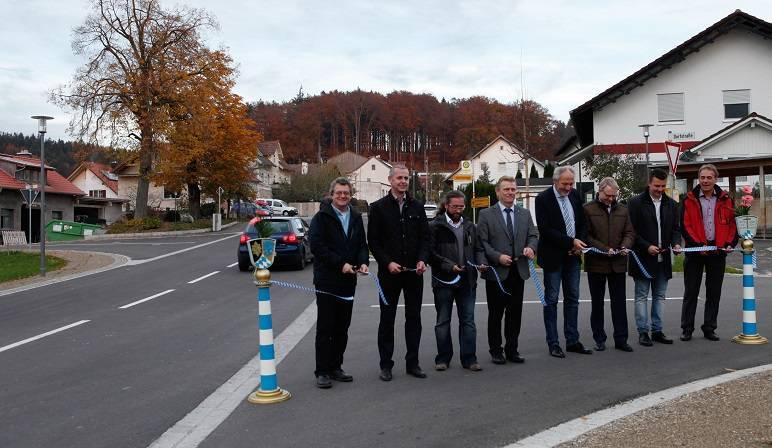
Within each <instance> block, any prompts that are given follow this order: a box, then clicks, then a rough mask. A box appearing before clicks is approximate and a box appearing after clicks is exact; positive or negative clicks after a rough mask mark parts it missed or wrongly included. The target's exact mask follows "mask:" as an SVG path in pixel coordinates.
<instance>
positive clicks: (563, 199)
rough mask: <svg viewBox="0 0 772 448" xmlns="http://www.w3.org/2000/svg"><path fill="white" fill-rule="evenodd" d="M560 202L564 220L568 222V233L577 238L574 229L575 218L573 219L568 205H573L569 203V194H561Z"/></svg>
mask: <svg viewBox="0 0 772 448" xmlns="http://www.w3.org/2000/svg"><path fill="white" fill-rule="evenodd" d="M558 202H559V203H560V211H561V212H562V213H563V221H564V222H565V223H566V235H568V236H570V237H571V238H575V237H576V230H575V229H574V220H572V219H571V215H569V214H568V207H570V206H571V204H570V203H568V196H561V197H560V200H559V201H558Z"/></svg>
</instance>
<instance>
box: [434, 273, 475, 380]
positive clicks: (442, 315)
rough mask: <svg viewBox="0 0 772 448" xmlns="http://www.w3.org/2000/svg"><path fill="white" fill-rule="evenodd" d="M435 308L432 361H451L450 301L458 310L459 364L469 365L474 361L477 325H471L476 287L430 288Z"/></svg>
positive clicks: (451, 306)
mask: <svg viewBox="0 0 772 448" xmlns="http://www.w3.org/2000/svg"><path fill="white" fill-rule="evenodd" d="M433 291H434V307H435V308H436V309H437V324H436V325H435V326H434V335H435V336H436V337H437V356H436V357H435V358H434V363H435V364H439V363H445V364H450V360H451V358H453V341H452V338H451V336H450V319H451V317H452V315H453V302H454V301H455V302H456V310H457V312H458V341H459V351H460V352H461V365H462V366H464V367H468V366H470V365H471V364H474V363H476V362H477V355H476V348H477V327H476V326H475V324H474V301H475V290H474V288H472V287H470V286H469V285H461V286H459V287H458V288H452V287H445V286H443V287H438V288H433Z"/></svg>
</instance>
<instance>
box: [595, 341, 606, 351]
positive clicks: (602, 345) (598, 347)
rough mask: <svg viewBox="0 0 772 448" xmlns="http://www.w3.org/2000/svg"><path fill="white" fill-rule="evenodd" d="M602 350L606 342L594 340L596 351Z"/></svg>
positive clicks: (604, 348)
mask: <svg viewBox="0 0 772 448" xmlns="http://www.w3.org/2000/svg"><path fill="white" fill-rule="evenodd" d="M603 350H606V343H605V342H596V343H595V351H596V352H602V351H603Z"/></svg>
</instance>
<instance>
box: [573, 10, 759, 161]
mask: <svg viewBox="0 0 772 448" xmlns="http://www.w3.org/2000/svg"><path fill="white" fill-rule="evenodd" d="M736 28H742V29H744V30H747V31H749V32H751V33H754V34H758V35H759V36H761V37H763V38H764V39H770V38H772V24H770V23H769V22H767V21H765V20H762V19H759V18H758V17H754V16H752V15H750V14H748V13H745V12H743V11H741V10H739V9H738V10H736V11H735V12H733V13H731V14H729V15H728V16H726V17H724V18H723V19H721V20H719V21H718V22H716V23H714V24H713V25H711V26H709V27H707V28H705V29H704V30H703V31H701V32H699V33H698V34H696V35H694V36H693V37H691V38H690V39H688V40H687V41H685V42H684V43H682V44H680V45H678V46H677V47H675V48H673V49H672V50H670V51H668V52H667V53H665V54H663V55H662V56H660V57H658V58H657V59H655V60H654V61H652V62H650V63H649V64H647V65H646V66H644V67H643V68H641V69H639V70H638V71H636V72H635V73H633V74H632V75H630V76H628V77H626V78H625V79H623V80H621V81H619V82H618V83H616V84H614V85H613V86H611V87H609V88H608V89H606V90H604V91H603V92H601V93H600V94H598V95H596V96H595V97H593V98H592V99H590V100H589V101H587V102H586V103H584V104H582V105H581V106H579V107H577V108H576V109H574V110H572V111H571V112H570V115H571V119H572V120H573V122H574V128H575V129H576V133H577V135H578V136H579V139H580V141H581V146H586V145H589V144H590V143H593V139H594V138H593V123H592V112H593V111H594V110H597V109H600V108H603V107H604V106H606V105H608V104H611V103H614V102H616V101H617V100H618V99H619V98H620V97H622V96H624V95H628V94H629V93H630V92H631V91H633V90H634V89H636V88H638V87H641V86H643V85H645V83H646V82H647V81H649V80H650V79H652V78H656V77H657V76H658V75H659V73H661V72H663V71H665V70H668V69H670V68H671V67H672V66H674V65H676V64H678V63H680V62H683V61H684V60H686V57H687V56H689V55H691V54H692V53H696V52H698V51H700V49H701V48H702V47H704V46H706V45H709V44H712V43H713V42H715V40H716V39H717V38H720V37H722V36H724V35H726V34H727V33H728V32H729V31H731V30H733V29H736Z"/></svg>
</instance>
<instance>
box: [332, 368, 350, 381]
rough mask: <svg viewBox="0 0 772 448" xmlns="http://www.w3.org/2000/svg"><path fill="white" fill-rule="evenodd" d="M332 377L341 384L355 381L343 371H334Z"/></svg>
mask: <svg viewBox="0 0 772 448" xmlns="http://www.w3.org/2000/svg"><path fill="white" fill-rule="evenodd" d="M330 377H331V378H332V379H334V380H335V381H340V382H341V383H350V382H352V381H354V377H353V376H351V375H349V374H347V373H346V372H344V371H343V369H336V370H333V371H332V375H330Z"/></svg>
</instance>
